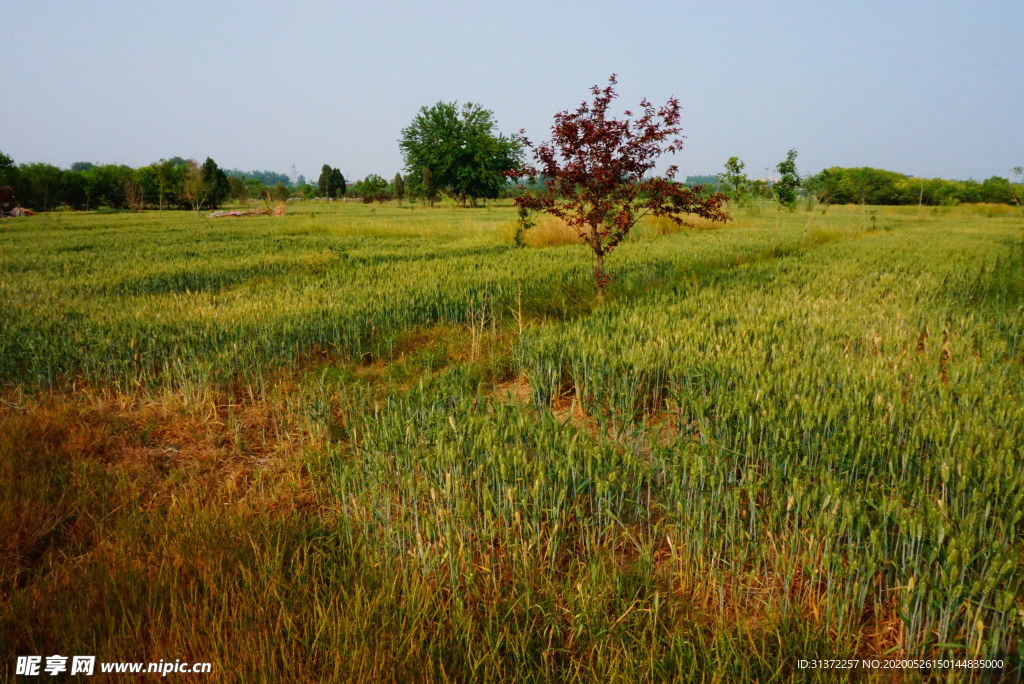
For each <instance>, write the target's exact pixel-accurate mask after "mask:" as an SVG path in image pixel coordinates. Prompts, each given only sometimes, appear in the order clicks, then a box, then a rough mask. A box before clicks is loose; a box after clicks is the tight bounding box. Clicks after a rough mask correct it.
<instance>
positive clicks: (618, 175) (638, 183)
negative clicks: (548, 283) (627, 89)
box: [516, 74, 729, 288]
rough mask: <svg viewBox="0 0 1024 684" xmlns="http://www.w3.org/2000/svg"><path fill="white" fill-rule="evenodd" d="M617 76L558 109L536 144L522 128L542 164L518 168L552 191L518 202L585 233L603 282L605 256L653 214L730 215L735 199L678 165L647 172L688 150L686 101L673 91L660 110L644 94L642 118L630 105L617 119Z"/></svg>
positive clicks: (676, 217) (681, 217)
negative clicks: (683, 173) (613, 109)
mask: <svg viewBox="0 0 1024 684" xmlns="http://www.w3.org/2000/svg"><path fill="white" fill-rule="evenodd" d="M616 83H617V80H616V77H615V75H614V74H613V75H612V76H611V77H610V78H609V79H608V85H607V86H606V87H604V88H599V87H598V86H594V87H593V88H591V92H592V93H593V96H594V100H593V102H591V103H587V102H583V103H582V104H581V105H580V106H579V108H577V109H576V111H575V112H569V111H564V112H561V113H559V114H555V122H554V125H553V126H552V127H551V140H550V141H549V142H546V143H543V144H541V145H536V146H535V145H534V144H533V143H531V142H530V141H529V140H527V139H526V138H525V137H524V136H523V133H524V131H520V137H521V140H522V143H523V145H524V146H525V147H527V148H529V149H530V150H531V151H532V152H533V157H534V159H535V161H536V164H537V165H536V166H535V167H527V168H523V169H520V170H519V171H518V172H517V175H519V176H526V177H529V178H531V179H535V178H537V177H538V176H539V177H541V178H544V179H545V185H546V192H543V193H541V194H539V195H536V194H528V193H522V194H521V195H520V196H519V197H518V198H517V199H516V204H517V205H518V206H520V207H524V208H526V209H530V210H535V211H545V212H547V213H549V214H552V215H554V216H557V217H559V218H561V219H562V220H563V221H565V222H566V223H567V224H569V225H570V226H572V227H573V228H575V229H576V230H577V231H578V232H579V235H580V237H581V238H582V239H584V240H585V241H586V242H587V244H588V245H590V248H591V249H592V250H593V252H594V256H595V259H596V263H595V266H594V277H595V278H596V280H597V285H598V288H603V287H604V285H605V284H606V283H607V282H608V281H609V278H608V276H606V275H605V273H604V257H605V255H606V254H608V253H609V252H611V251H612V250H613V249H615V247H616V245H618V244H619V243H620V242H622V240H623V239H624V238H625V237H626V235H628V234H629V231H630V230H631V229H632V228H633V226H634V225H636V223H637V221H639V220H640V219H641V218H643V217H644V216H646V215H647V214H653V215H655V216H667V217H669V218H670V219H671V220H673V221H675V222H676V223H678V224H684V223H686V215H694V216H699V217H702V218H705V219H709V220H711V221H727V220H729V215H728V214H726V213H725V211H723V209H722V204H723V202H724V201H725V200H726V199H728V198H727V197H726V196H725V195H722V194H720V193H715V194H712V195H703V194H700V193H699V192H695V191H694V190H691V189H689V188H687V187H684V186H682V185H680V184H679V183H676V182H674V181H673V179H674V178H675V175H676V173H677V172H678V169H677V168H676V167H675V166H670V167H669V168H668V169H667V171H666V172H665V173H664V174H663V175H662V176H660V177H648V175H647V174H648V173H649V172H650V171H651V170H652V169H653V168H654V166H655V164H656V163H657V161H658V158H659V157H660V156H661V155H662V154H664V153H666V152H668V153H670V154H675V153H676V152H678V151H679V150H681V149H683V141H682V137H681V134H682V129H681V128H680V127H679V109H680V108H679V100H677V99H676V98H674V97H673V98H671V99H669V101H668V102H667V103H666V104H665V105H664V106H662V107H659V108H657V109H656V108H655V107H654V106H653V105H652V104H651V103H650V102H649V101H648V100H646V99H644V100H643V101H641V102H640V107H641V109H642V113H641V114H640V116H639V117H637V118H636V119H635V120H630V117H632V116H633V113H632V112H630V111H629V110H627V111H626V112H625V115H626V118H625V119H615V118H612V117H610V116H609V112H608V108H609V106H610V105H611V103H612V100H614V99H615V98H616V97H618V95H617V94H616V92H615V89H614V87H613V86H615V84H616Z"/></svg>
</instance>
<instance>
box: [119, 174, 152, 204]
mask: <svg viewBox="0 0 1024 684" xmlns="http://www.w3.org/2000/svg"><path fill="white" fill-rule="evenodd" d="M121 184H122V185H123V186H124V201H125V204H127V205H128V208H129V209H131V210H132V211H142V210H143V209H144V208H145V207H146V195H145V193H144V192H143V190H142V184H141V183H140V182H139V179H138V178H137V177H136V175H135V174H134V173H132V174H127V175H125V177H124V180H122V181H121Z"/></svg>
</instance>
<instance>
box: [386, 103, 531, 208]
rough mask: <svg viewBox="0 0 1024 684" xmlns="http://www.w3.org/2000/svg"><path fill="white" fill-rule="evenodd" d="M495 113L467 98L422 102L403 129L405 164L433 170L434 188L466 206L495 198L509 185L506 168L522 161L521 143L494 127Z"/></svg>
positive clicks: (510, 168)
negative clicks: (463, 100)
mask: <svg viewBox="0 0 1024 684" xmlns="http://www.w3.org/2000/svg"><path fill="white" fill-rule="evenodd" d="M495 128H496V124H495V121H494V113H493V112H491V111H490V110H487V109H484V108H483V107H481V106H480V105H477V104H473V103H472V102H468V103H466V104H464V105H462V106H461V107H460V106H459V104H458V103H457V102H438V103H437V104H435V105H434V106H433V107H429V108H428V107H421V108H420V111H419V114H417V115H416V117H415V118H414V119H413V120H412V123H411V124H409V126H407V127H406V128H403V129H402V139H401V141H400V143H399V144H400V147H401V149H402V155H403V156H404V158H405V166H406V169H408V170H409V171H412V172H417V173H421V174H422V173H423V171H424V170H426V169H430V173H431V177H432V181H433V183H434V185H435V187H436V188H438V189H440V190H443V191H445V192H447V193H449V194H450V195H451V196H453V197H455V198H457V199H458V200H459V202H460V203H461V204H462V205H463V206H465V204H466V201H467V200H468V201H470V202H471V203H472V204H473V205H474V206H476V201H477V200H478V199H480V198H493V197H497V196H498V194H499V192H500V191H501V190H502V189H503V188H504V187H505V186H506V185H507V183H508V178H507V175H506V173H507V172H508V171H511V170H513V169H515V168H517V167H518V166H519V165H520V163H521V158H522V146H521V145H520V143H519V141H518V140H517V139H516V138H515V137H509V136H505V135H500V134H497V133H496V132H495Z"/></svg>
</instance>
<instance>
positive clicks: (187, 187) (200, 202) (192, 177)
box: [181, 161, 208, 218]
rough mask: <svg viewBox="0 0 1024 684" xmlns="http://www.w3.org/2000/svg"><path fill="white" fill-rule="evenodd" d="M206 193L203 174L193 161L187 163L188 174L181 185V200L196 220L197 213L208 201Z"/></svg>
mask: <svg viewBox="0 0 1024 684" xmlns="http://www.w3.org/2000/svg"><path fill="white" fill-rule="evenodd" d="M207 191H208V189H207V185H206V183H205V182H204V181H203V172H202V170H201V169H200V168H199V165H198V164H196V163H195V162H194V161H192V162H189V166H188V172H187V173H186V174H185V178H184V179H183V182H182V185H181V198H182V200H184V201H185V202H187V203H188V205H189V206H190V207H191V208H192V210H193V211H195V212H196V217H197V218H198V217H199V211H200V210H201V209H202V208H203V207H204V206H206V203H207V201H208V198H207V196H206V193H207Z"/></svg>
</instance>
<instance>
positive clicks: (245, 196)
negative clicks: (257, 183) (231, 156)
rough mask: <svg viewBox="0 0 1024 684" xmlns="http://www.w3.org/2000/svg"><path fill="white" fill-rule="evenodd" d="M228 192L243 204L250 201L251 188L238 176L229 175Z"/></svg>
mask: <svg viewBox="0 0 1024 684" xmlns="http://www.w3.org/2000/svg"><path fill="white" fill-rule="evenodd" d="M228 192H229V194H230V195H231V198H232V199H233V200H235V201H236V202H238V203H239V204H241V205H242V206H245V205H246V204H248V203H249V188H247V187H246V186H245V181H243V180H242V179H241V178H239V177H238V176H228Z"/></svg>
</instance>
